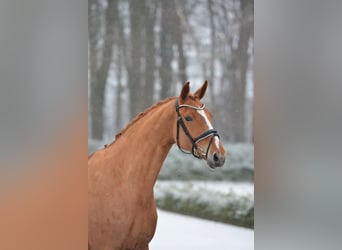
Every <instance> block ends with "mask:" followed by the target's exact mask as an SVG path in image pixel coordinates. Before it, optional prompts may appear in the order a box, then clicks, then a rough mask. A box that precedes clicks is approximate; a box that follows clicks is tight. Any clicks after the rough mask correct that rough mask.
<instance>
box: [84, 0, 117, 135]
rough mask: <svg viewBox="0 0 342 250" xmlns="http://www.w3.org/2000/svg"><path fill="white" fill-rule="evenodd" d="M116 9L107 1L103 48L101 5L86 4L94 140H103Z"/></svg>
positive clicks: (114, 2)
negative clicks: (105, 102) (100, 44)
mask: <svg viewBox="0 0 342 250" xmlns="http://www.w3.org/2000/svg"><path fill="white" fill-rule="evenodd" d="M116 7H117V1H116V0H108V5H107V8H106V11H105V14H104V15H105V17H104V22H105V31H104V36H103V46H102V47H100V46H99V45H98V44H99V41H100V40H101V38H102V37H101V29H100V24H101V19H100V17H101V15H100V13H101V11H100V10H101V5H100V3H99V1H96V0H93V1H90V2H89V4H88V16H89V47H90V48H89V54H90V55H89V58H90V62H89V63H90V114H91V131H92V133H91V135H92V137H93V138H94V139H98V140H101V139H102V138H103V124H104V121H103V120H104V117H103V105H104V91H105V86H106V82H107V78H108V72H109V68H110V64H111V62H112V54H113V44H114V27H115V26H114V19H115V13H116V11H117V10H116ZM100 58H101V59H100Z"/></svg>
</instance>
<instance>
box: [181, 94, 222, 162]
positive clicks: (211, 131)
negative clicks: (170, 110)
mask: <svg viewBox="0 0 342 250" xmlns="http://www.w3.org/2000/svg"><path fill="white" fill-rule="evenodd" d="M175 106H176V112H177V115H178V118H177V134H176V143H177V146H178V148H179V150H180V151H182V152H183V153H185V154H192V155H193V156H194V157H196V158H201V156H199V155H197V154H196V149H197V143H198V142H200V141H202V140H204V139H206V138H208V137H209V136H211V139H210V141H209V144H208V147H207V151H206V153H205V157H206V158H207V157H208V152H209V148H210V146H211V143H212V142H213V139H214V137H215V136H217V137H219V138H220V136H219V134H218V132H217V131H216V130H214V129H209V130H207V131H205V132H204V133H203V134H201V135H200V136H198V137H196V138H195V139H194V138H193V137H192V136H191V134H190V132H189V130H188V128H187V127H186V126H185V123H184V121H183V118H182V116H181V115H180V112H179V109H180V108H184V107H187V108H192V109H196V110H203V109H204V104H203V105H202V106H201V107H199V108H198V107H194V106H191V105H187V104H183V105H179V103H178V98H177V99H176V103H175ZM180 126H181V127H182V129H183V131H184V134H185V135H186V136H187V137H188V139H189V141H190V142H191V145H192V149H191V152H187V151H184V150H183V149H182V147H181V146H180V144H179V127H180Z"/></svg>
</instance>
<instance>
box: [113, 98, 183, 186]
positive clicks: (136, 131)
mask: <svg viewBox="0 0 342 250" xmlns="http://www.w3.org/2000/svg"><path fill="white" fill-rule="evenodd" d="M173 103H174V102H173V101H172V100H170V101H168V102H165V103H162V104H160V106H158V107H155V108H154V109H152V110H150V111H149V112H148V113H146V114H145V115H144V116H143V117H141V118H140V119H139V120H138V121H136V122H135V123H134V124H133V125H132V126H131V127H130V128H129V129H128V130H127V131H125V133H124V134H122V135H121V138H120V139H119V141H121V143H120V145H121V146H122V147H123V148H122V149H121V150H122V152H124V155H126V157H128V158H127V159H123V160H124V161H126V162H125V164H124V165H125V170H126V176H127V178H129V181H130V182H131V183H134V185H136V186H137V187H138V188H148V189H151V188H153V186H154V184H155V182H156V179H157V177H158V174H159V171H160V168H161V166H162V164H163V162H164V160H165V158H166V156H167V154H168V152H169V150H170V148H171V146H172V144H174V138H173V130H174V126H175V122H176V112H175V110H174V104H173ZM173 121H175V122H173ZM119 141H118V142H119ZM121 150H120V151H121Z"/></svg>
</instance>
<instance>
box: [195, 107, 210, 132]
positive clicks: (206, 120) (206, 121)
mask: <svg viewBox="0 0 342 250" xmlns="http://www.w3.org/2000/svg"><path fill="white" fill-rule="evenodd" d="M197 112H198V113H199V114H200V115H201V116H202V117H203V119H204V121H205V123H206V124H207V127H208V129H213V125H211V123H210V121H209V119H208V117H207V115H206V114H205V112H204V110H197Z"/></svg>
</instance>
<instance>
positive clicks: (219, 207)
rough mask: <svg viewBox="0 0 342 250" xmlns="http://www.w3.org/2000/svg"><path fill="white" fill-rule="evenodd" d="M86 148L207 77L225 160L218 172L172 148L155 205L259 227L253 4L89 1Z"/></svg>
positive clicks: (247, 0)
mask: <svg viewBox="0 0 342 250" xmlns="http://www.w3.org/2000/svg"><path fill="white" fill-rule="evenodd" d="M88 15H89V16H88V28H89V38H88V50H89V54H88V55H89V58H88V60H89V66H88V77H89V81H88V90H89V91H88V105H89V107H88V108H89V109H88V110H89V111H88V128H89V129H88V151H89V153H90V152H93V151H95V150H98V149H100V148H102V147H103V145H104V144H106V143H110V142H112V141H113V140H114V138H115V134H116V133H118V132H119V131H120V130H121V129H122V128H123V127H124V126H125V125H126V124H127V123H128V122H129V121H130V120H131V119H132V118H133V117H135V116H136V115H137V114H138V113H139V112H142V111H143V110H145V109H146V108H147V107H149V106H151V105H152V104H153V103H155V102H157V101H159V100H162V99H165V98H167V97H169V96H174V95H178V94H179V92H180V90H181V87H182V85H183V83H184V82H186V81H187V80H189V81H190V82H191V89H192V91H195V90H196V89H197V88H198V87H199V86H200V85H201V84H202V83H203V82H204V80H208V81H209V89H208V92H207V95H206V97H205V98H204V102H205V103H206V106H207V107H208V109H209V110H210V111H212V112H213V114H214V120H213V125H214V127H215V128H216V129H218V131H219V133H220V136H221V139H222V140H223V142H224V144H225V145H226V151H227V153H228V160H227V163H226V164H225V166H224V167H223V168H222V169H219V170H215V171H212V170H210V169H209V168H208V167H206V165H205V162H202V161H198V160H197V159H194V158H193V157H191V156H188V155H184V154H182V153H181V152H179V151H178V150H177V149H176V148H173V149H172V150H171V152H170V154H169V155H168V157H167V159H166V161H165V163H164V165H163V167H162V170H161V173H160V175H159V178H158V181H157V184H156V186H155V198H156V201H157V205H158V207H159V208H162V209H165V210H169V211H174V212H179V213H183V214H187V215H192V216H197V217H201V218H206V219H211V220H215V221H220V222H224V223H229V224H234V225H238V226H243V227H247V228H253V227H254V142H253V99H254V82H253V62H254V58H253V48H254V47H253V42H254V2H253V1H251V0H196V1H178V0H168V1H166V0H162V1H159V0H140V1H123V0H89V4H88Z"/></svg>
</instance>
